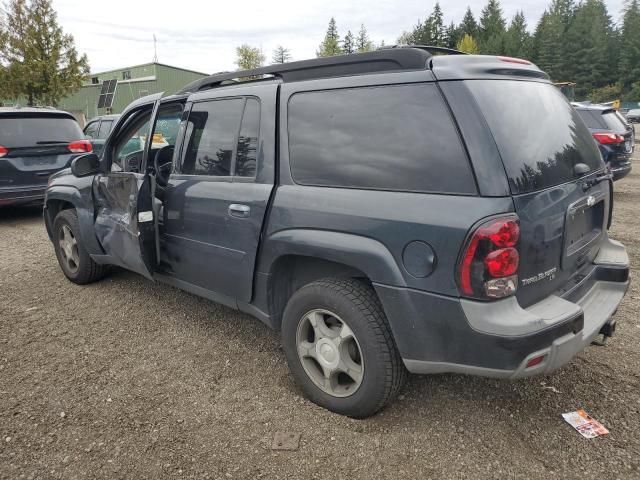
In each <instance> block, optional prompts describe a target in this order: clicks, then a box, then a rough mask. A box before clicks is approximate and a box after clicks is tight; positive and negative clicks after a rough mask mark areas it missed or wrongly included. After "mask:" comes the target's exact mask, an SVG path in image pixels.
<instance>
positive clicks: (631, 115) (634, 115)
mask: <svg viewBox="0 0 640 480" xmlns="http://www.w3.org/2000/svg"><path fill="white" fill-rule="evenodd" d="M627 120H628V121H629V122H630V123H638V122H640V108H632V109H631V110H629V111H628V112H627Z"/></svg>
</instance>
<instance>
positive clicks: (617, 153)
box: [574, 103, 635, 180]
mask: <svg viewBox="0 0 640 480" xmlns="http://www.w3.org/2000/svg"><path fill="white" fill-rule="evenodd" d="M574 107H575V109H576V110H577V111H578V114H579V115H580V118H582V120H583V121H584V123H585V124H586V125H587V127H588V128H589V131H591V134H592V135H593V138H594V139H595V140H596V142H598V147H599V148H600V152H601V153H602V158H603V159H604V161H605V163H606V164H607V165H608V166H609V168H610V169H611V172H612V174H613V179H614V180H620V179H621V178H624V177H626V176H627V175H628V174H629V172H630V171H631V155H632V154H633V150H634V148H635V135H634V128H633V126H632V125H630V124H628V123H627V122H626V120H625V119H624V118H623V117H622V115H620V114H619V113H618V112H617V111H616V110H614V109H613V108H611V107H605V106H601V105H592V104H580V103H577V104H574Z"/></svg>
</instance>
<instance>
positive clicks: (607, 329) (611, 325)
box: [591, 319, 616, 347]
mask: <svg viewBox="0 0 640 480" xmlns="http://www.w3.org/2000/svg"><path fill="white" fill-rule="evenodd" d="M615 331H616V321H615V320H613V319H611V320H609V321H608V322H607V323H605V324H604V325H603V326H602V328H601V329H600V331H599V332H598V335H602V340H594V341H593V342H591V344H592V345H598V346H599V347H604V346H605V345H606V342H607V338H609V337H613V334H614V333H615Z"/></svg>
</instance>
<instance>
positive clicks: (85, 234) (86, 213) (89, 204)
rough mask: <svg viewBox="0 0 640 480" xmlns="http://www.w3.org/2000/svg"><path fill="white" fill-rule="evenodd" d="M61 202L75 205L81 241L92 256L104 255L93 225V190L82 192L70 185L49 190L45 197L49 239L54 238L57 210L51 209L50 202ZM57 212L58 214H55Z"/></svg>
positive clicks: (84, 189) (86, 189) (56, 186)
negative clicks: (53, 228)
mask: <svg viewBox="0 0 640 480" xmlns="http://www.w3.org/2000/svg"><path fill="white" fill-rule="evenodd" d="M52 201H59V202H65V203H67V204H71V205H73V208H75V210H76V213H77V214H78V224H79V226H80V232H78V233H79V235H80V240H81V241H82V244H83V246H84V247H85V248H86V250H87V252H88V253H89V254H90V255H103V254H104V250H103V249H102V247H101V246H100V244H99V243H98V239H97V238H96V235H95V232H94V228H93V223H94V208H93V198H92V195H91V188H90V185H89V188H83V189H82V191H81V190H80V189H78V188H76V187H72V186H70V185H52V186H50V187H49V188H48V189H47V192H46V196H45V206H44V217H45V224H46V226H47V232H48V233H49V238H52V235H51V233H52V227H53V221H54V220H55V217H54V216H55V215H56V214H57V211H56V210H51V209H50V208H49V206H50V202H52ZM54 212H56V213H54Z"/></svg>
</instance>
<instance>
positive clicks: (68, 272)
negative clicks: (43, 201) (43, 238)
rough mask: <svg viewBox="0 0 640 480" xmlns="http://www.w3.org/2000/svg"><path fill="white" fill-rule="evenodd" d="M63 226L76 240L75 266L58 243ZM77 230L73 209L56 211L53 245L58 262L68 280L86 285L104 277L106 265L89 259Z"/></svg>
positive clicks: (78, 228)
mask: <svg viewBox="0 0 640 480" xmlns="http://www.w3.org/2000/svg"><path fill="white" fill-rule="evenodd" d="M65 227H66V228H67V229H68V230H69V231H70V232H71V234H72V235H73V237H74V238H75V240H76V242H77V245H76V250H77V263H76V262H74V265H75V268H74V267H72V266H70V265H69V262H67V260H66V258H67V257H66V254H65V252H64V251H63V249H62V247H61V244H60V238H61V235H63V233H62V232H63V229H64V228H65ZM79 232H80V226H79V224H78V214H77V213H76V211H75V210H72V209H68V210H62V211H61V212H60V213H58V215H57V216H56V218H55V219H54V221H53V247H54V249H55V251H56V257H57V258H58V263H59V264H60V268H61V269H62V272H63V273H64V275H65V276H66V277H67V278H68V279H69V280H71V281H72V282H73V283H77V284H78V285H86V284H87V283H92V282H95V281H97V280H100V279H101V278H102V277H104V276H105V274H106V271H107V267H106V266H104V265H98V264H97V263H96V262H94V261H93V260H92V259H91V257H90V256H89V254H88V253H87V250H86V249H85V248H84V245H82V240H81V237H80V234H79Z"/></svg>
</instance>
